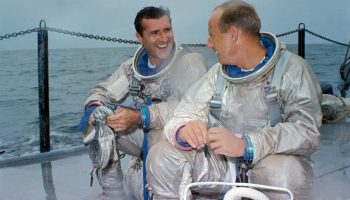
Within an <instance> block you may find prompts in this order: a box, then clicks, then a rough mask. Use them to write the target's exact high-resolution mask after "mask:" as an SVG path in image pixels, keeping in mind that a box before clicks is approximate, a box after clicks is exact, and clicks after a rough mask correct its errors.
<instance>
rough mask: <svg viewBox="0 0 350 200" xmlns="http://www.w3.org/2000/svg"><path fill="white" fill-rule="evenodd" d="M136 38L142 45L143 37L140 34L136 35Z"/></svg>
mask: <svg viewBox="0 0 350 200" xmlns="http://www.w3.org/2000/svg"><path fill="white" fill-rule="evenodd" d="M135 36H136V38H137V41H139V43H140V44H141V45H142V44H143V41H142V35H140V34H139V33H138V32H136V33H135Z"/></svg>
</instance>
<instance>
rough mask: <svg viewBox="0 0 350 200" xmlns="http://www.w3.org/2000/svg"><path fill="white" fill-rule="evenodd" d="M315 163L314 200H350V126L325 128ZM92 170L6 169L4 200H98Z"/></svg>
mask: <svg viewBox="0 0 350 200" xmlns="http://www.w3.org/2000/svg"><path fill="white" fill-rule="evenodd" d="M312 159H313V160H314V161H315V165H314V169H315V183H314V187H313V190H312V191H311V195H312V199H321V200H322V199H327V200H328V199H331V200H338V199H339V200H344V199H349V200H350V123H343V124H336V125H324V126H323V127H322V129H321V146H320V148H319V150H318V151H317V152H315V153H314V154H313V156H312ZM123 161H124V160H123ZM125 161H127V160H125ZM124 163H126V162H124ZM50 164H51V171H50ZM123 165H126V164H123ZM0 167H1V166H0ZM90 169H91V164H90V159H89V157H88V155H87V154H86V153H79V154H75V155H72V156H67V157H64V158H59V159H56V160H52V161H46V164H44V163H40V162H36V163H34V164H28V165H20V166H11V167H2V168H0V200H21V199H23V200H28V199H33V200H41V199H43V200H45V199H58V200H70V199H72V200H80V199H84V200H88V199H98V197H99V195H100V193H101V189H100V188H99V186H98V184H97V180H96V179H95V180H94V184H93V187H90V185H89V183H90V182H89V181H90V175H89V173H90ZM45 188H46V189H45Z"/></svg>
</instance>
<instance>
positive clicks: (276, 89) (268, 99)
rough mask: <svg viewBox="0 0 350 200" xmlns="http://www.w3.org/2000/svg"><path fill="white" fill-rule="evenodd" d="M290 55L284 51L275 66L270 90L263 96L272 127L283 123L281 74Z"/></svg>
mask: <svg viewBox="0 0 350 200" xmlns="http://www.w3.org/2000/svg"><path fill="white" fill-rule="evenodd" d="M291 55H292V54H291V53H290V52H289V51H287V50H285V51H284V52H283V54H282V55H281V57H280V59H279V60H278V62H277V63H276V65H275V69H274V72H273V76H272V82H271V85H270V89H269V91H268V92H267V94H266V95H265V103H266V106H267V109H268V117H269V121H270V125H271V126H272V127H273V126H275V125H276V124H278V123H281V122H282V121H283V117H282V116H283V113H284V112H283V108H282V97H281V95H282V94H281V91H280V90H281V89H280V88H281V84H282V77H283V73H284V71H285V69H286V66H287V63H288V61H289V58H290V56H291Z"/></svg>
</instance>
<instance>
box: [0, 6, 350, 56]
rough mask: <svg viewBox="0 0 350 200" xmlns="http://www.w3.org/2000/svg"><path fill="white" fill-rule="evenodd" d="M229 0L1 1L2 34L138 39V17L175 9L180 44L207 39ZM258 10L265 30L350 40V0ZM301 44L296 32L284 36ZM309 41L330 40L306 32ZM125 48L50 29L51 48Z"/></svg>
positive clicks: (0, 44) (9, 43)
mask: <svg viewBox="0 0 350 200" xmlns="http://www.w3.org/2000/svg"><path fill="white" fill-rule="evenodd" d="M222 2H224V0H0V36H4V35H5V34H9V33H16V32H19V31H26V30H28V29H33V28H37V27H39V22H40V20H42V19H43V20H45V22H46V26H47V27H51V28H58V29H62V30H69V31H74V32H79V33H87V34H93V35H100V36H106V37H113V38H120V39H127V40H136V37H135V29H134V26H133V21H134V18H135V15H136V13H137V12H138V11H139V10H140V9H141V8H143V7H145V6H149V5H153V6H166V7H168V8H169V9H170V10H171V16H172V24H173V30H174V34H175V40H176V41H177V42H178V43H206V42H207V37H208V33H207V24H208V19H209V17H210V14H211V11H212V9H213V8H214V7H215V6H217V5H218V4H220V3H222ZM247 2H248V3H250V4H252V5H253V6H254V8H255V9H256V10H257V12H258V14H259V16H260V18H261V21H262V31H264V32H271V33H274V34H281V33H285V32H288V31H291V30H295V29H297V28H298V25H299V23H304V24H305V28H306V29H308V30H310V31H312V32H315V33H317V34H319V35H322V36H324V37H327V38H330V39H332V40H335V41H338V42H341V43H344V44H348V43H349V41H350V14H349V13H350V0H332V1H330V0H247ZM280 40H281V41H283V42H287V43H297V34H292V35H289V36H286V37H282V38H280ZM306 43H329V42H327V41H324V40H321V39H319V38H317V37H314V36H312V35H310V34H308V33H306ZM115 46H125V45H124V44H120V43H113V42H103V41H98V40H91V39H86V38H79V37H76V36H70V35H65V34H62V33H56V32H51V31H49V48H50V49H56V48H90V47H115ZM36 48H37V33H31V34H25V35H24V36H18V37H15V38H10V39H3V40H0V50H11V49H36Z"/></svg>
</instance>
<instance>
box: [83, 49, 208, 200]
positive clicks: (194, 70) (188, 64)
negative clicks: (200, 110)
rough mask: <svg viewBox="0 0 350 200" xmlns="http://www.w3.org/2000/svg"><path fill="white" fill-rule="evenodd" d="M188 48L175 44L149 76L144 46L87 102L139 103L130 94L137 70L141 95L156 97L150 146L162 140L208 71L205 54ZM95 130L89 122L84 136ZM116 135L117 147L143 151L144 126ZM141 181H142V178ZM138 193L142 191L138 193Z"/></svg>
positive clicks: (135, 153)
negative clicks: (143, 69)
mask: <svg viewBox="0 0 350 200" xmlns="http://www.w3.org/2000/svg"><path fill="white" fill-rule="evenodd" d="M184 51H185V50H184V48H182V47H180V46H177V45H175V49H174V57H173V58H172V59H171V60H170V61H169V62H168V64H167V65H166V66H164V67H163V68H162V70H160V71H159V72H158V73H157V74H155V75H154V74H152V75H149V76H145V75H142V74H140V73H137V72H138V63H139V62H138V61H139V60H138V58H139V55H140V54H141V53H142V52H145V49H144V48H143V47H140V48H139V49H138V50H137V51H136V53H135V55H134V57H133V58H131V59H129V60H127V61H125V62H124V63H122V64H121V65H120V66H119V67H117V69H116V71H115V72H114V73H113V74H112V75H111V76H110V77H109V78H108V79H107V80H106V81H105V82H103V83H100V84H98V85H97V86H96V87H95V88H93V89H92V90H91V95H90V96H89V97H88V98H87V99H86V101H85V103H84V105H86V104H88V103H89V102H91V101H96V100H98V101H101V102H102V103H117V104H122V105H126V106H133V105H135V101H137V100H138V99H137V98H135V99H133V98H130V96H128V92H129V84H130V83H131V80H132V75H133V74H135V77H136V78H137V79H138V80H139V81H140V83H141V84H142V85H143V89H142V91H141V93H142V94H141V95H144V96H147V97H148V98H149V99H151V100H153V103H152V104H151V105H150V106H149V111H150V127H151V130H150V132H149V138H148V146H149V147H151V146H152V145H153V144H155V143H157V142H158V141H160V140H162V138H163V134H162V132H163V127H164V124H165V123H166V122H167V121H168V119H169V118H170V116H171V115H172V113H173V110H174V108H175V107H176V106H177V105H178V103H179V101H180V99H181V98H182V96H183V95H184V93H185V92H186V90H187V89H188V88H189V86H190V85H191V84H192V83H193V82H194V81H196V80H197V79H199V77H200V76H202V75H204V73H205V72H206V70H207V67H206V65H205V63H204V58H203V57H202V56H201V55H200V54H198V53H193V52H189V51H186V52H184ZM135 72H136V73H135ZM159 100H160V101H159ZM136 103H137V102H136ZM94 131H95V127H91V126H90V125H88V127H87V128H86V131H85V133H84V137H85V138H88V137H89V136H91V134H94ZM116 135H117V136H116V147H117V149H118V150H121V151H123V152H125V153H126V154H129V155H131V156H135V157H138V156H139V155H140V152H141V148H142V142H143V131H142V128H139V127H133V128H132V129H130V130H128V131H125V132H123V133H117V134H116ZM91 153H94V152H91ZM113 167H117V165H116V164H114V165H113V166H111V167H110V168H109V169H108V170H111V171H112V170H115V169H113ZM131 170H134V173H135V176H133V175H131V174H132V173H131V172H130V170H129V171H128V173H127V174H128V176H132V177H134V179H136V178H135V177H138V175H137V174H139V173H140V171H139V170H140V169H139V168H132V169H131ZM104 174H106V176H104V178H105V179H113V178H115V177H113V175H110V177H109V175H108V174H112V173H108V172H104ZM139 181H140V182H142V179H140V180H139ZM134 185H135V187H139V188H136V189H132V191H136V190H138V191H140V193H142V188H141V185H142V184H141V185H140V184H137V183H135V184H134ZM135 195H136V194H135ZM136 196H139V195H138V194H137V195H136Z"/></svg>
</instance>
